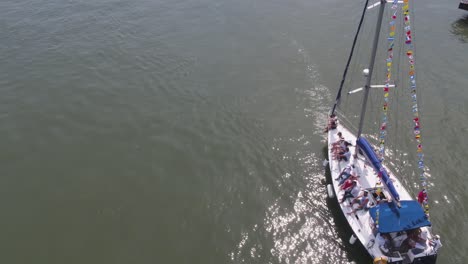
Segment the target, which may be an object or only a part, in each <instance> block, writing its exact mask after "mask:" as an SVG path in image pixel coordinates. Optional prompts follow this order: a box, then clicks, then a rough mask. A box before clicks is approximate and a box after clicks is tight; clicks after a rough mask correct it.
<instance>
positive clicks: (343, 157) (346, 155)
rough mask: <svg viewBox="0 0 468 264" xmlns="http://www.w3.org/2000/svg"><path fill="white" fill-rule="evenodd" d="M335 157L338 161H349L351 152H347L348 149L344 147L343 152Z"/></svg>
mask: <svg viewBox="0 0 468 264" xmlns="http://www.w3.org/2000/svg"><path fill="white" fill-rule="evenodd" d="M337 157H338V160H339V161H341V160H344V161H349V159H350V158H351V151H349V148H348V147H346V149H345V151H342V152H340V153H338V156H337Z"/></svg>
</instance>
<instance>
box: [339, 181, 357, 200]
mask: <svg viewBox="0 0 468 264" xmlns="http://www.w3.org/2000/svg"><path fill="white" fill-rule="evenodd" d="M343 189H344V188H343ZM360 190H361V188H360V187H359V186H358V184H357V181H352V183H351V186H350V187H348V188H346V189H344V194H343V198H341V200H340V203H343V202H344V201H345V200H346V198H354V197H357V196H358V195H359V191H360Z"/></svg>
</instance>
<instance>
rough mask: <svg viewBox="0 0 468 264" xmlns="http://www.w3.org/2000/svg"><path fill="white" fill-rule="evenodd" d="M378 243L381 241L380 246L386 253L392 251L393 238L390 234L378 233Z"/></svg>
mask: <svg viewBox="0 0 468 264" xmlns="http://www.w3.org/2000/svg"><path fill="white" fill-rule="evenodd" d="M376 240H377V243H379V248H380V250H382V252H383V253H384V254H387V253H388V252H389V251H390V252H391V251H392V239H391V236H390V235H389V234H381V233H378V234H377V237H376Z"/></svg>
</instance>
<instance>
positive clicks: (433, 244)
mask: <svg viewBox="0 0 468 264" xmlns="http://www.w3.org/2000/svg"><path fill="white" fill-rule="evenodd" d="M429 245H430V246H431V247H432V250H433V251H434V252H437V250H438V249H439V248H441V247H442V243H440V236H439V235H435V236H434V237H433V238H432V239H431V241H429Z"/></svg>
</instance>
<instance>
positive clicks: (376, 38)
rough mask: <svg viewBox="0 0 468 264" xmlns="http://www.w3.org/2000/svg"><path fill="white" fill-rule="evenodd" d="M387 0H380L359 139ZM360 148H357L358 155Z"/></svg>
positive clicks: (365, 87)
mask: <svg viewBox="0 0 468 264" xmlns="http://www.w3.org/2000/svg"><path fill="white" fill-rule="evenodd" d="M386 3H387V1H386V0H380V8H379V16H378V19H377V25H376V28H375V35H374V42H373V45H372V52H371V59H370V63H369V74H368V75H367V79H366V85H365V86H364V98H363V99H362V109H361V119H360V120H359V128H358V133H357V139H359V138H360V137H361V134H362V127H363V126H364V115H365V113H366V106H367V98H368V97H369V90H370V88H371V79H372V72H373V71H374V62H375V55H376V54H377V46H378V44H379V36H380V28H381V27H382V18H383V13H384V9H385V4H386ZM358 151H359V149H356V155H357V153H358Z"/></svg>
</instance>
